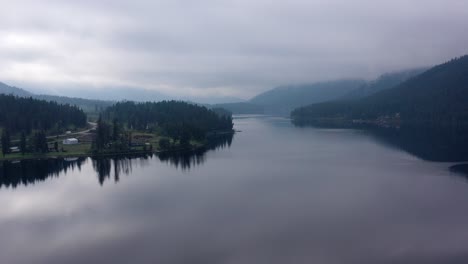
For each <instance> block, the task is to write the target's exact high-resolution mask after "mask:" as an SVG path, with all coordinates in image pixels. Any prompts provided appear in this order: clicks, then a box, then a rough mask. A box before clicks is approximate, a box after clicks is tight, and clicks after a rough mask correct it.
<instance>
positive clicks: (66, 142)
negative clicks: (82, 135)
mask: <svg viewBox="0 0 468 264" xmlns="http://www.w3.org/2000/svg"><path fill="white" fill-rule="evenodd" d="M63 144H64V145H76V144H78V139H76V138H67V139H64V140H63Z"/></svg>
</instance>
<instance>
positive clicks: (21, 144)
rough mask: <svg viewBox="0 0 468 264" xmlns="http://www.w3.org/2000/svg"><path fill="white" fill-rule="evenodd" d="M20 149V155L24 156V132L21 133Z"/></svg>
mask: <svg viewBox="0 0 468 264" xmlns="http://www.w3.org/2000/svg"><path fill="white" fill-rule="evenodd" d="M20 149H21V154H22V155H24V153H26V133H24V131H23V132H21V141H20Z"/></svg>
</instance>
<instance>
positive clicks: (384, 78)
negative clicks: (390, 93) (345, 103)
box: [340, 68, 429, 100]
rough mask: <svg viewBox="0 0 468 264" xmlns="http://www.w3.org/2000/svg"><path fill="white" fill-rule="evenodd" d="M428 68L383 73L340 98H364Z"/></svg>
mask: <svg viewBox="0 0 468 264" xmlns="http://www.w3.org/2000/svg"><path fill="white" fill-rule="evenodd" d="M428 69H429V68H417V69H410V70H404V71H398V72H392V73H385V74H383V75H381V76H380V77H379V78H377V79H376V80H374V81H371V82H368V83H366V84H364V85H362V86H361V87H359V88H357V89H355V90H352V91H351V92H349V93H347V94H346V95H345V96H343V97H342V98H340V99H345V100H354V99H359V98H363V97H366V96H369V95H372V94H375V93H378V92H380V91H383V90H387V89H390V88H393V87H395V86H397V85H399V84H401V83H402V82H404V81H406V80H408V79H410V78H413V77H414V76H417V75H419V74H421V73H423V72H425V71H427V70H428Z"/></svg>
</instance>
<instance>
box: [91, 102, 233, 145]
mask: <svg viewBox="0 0 468 264" xmlns="http://www.w3.org/2000/svg"><path fill="white" fill-rule="evenodd" d="M96 130H97V131H96V139H95V142H94V146H93V148H94V151H95V152H103V151H109V150H112V148H114V149H115V146H124V147H120V148H119V150H123V149H125V147H127V146H131V145H132V142H130V140H129V139H131V133H133V132H144V133H150V134H154V135H157V136H158V137H160V141H159V143H158V145H159V148H160V149H168V148H184V149H186V148H189V147H190V145H191V143H190V141H191V140H196V141H198V142H202V141H205V140H206V139H207V138H208V136H210V135H216V134H218V133H225V132H232V131H233V123H232V116H231V114H230V113H229V112H227V111H225V110H221V109H218V110H215V111H213V110H210V109H208V108H206V107H204V106H198V105H194V104H190V103H186V102H181V101H162V102H157V103H156V102H146V103H135V102H119V103H116V104H115V105H113V106H111V107H109V108H107V109H106V110H105V111H104V112H103V113H102V117H101V118H99V120H98V123H97V129H96ZM111 146H113V147H111Z"/></svg>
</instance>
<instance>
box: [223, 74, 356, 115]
mask: <svg viewBox="0 0 468 264" xmlns="http://www.w3.org/2000/svg"><path fill="white" fill-rule="evenodd" d="M364 84H365V81H364V80H339V81H329V82H319V83H312V84H303V85H289V86H281V87H277V88H274V89H272V90H269V91H266V92H264V93H261V94H259V95H257V96H255V97H254V98H252V99H250V100H249V101H247V102H237V103H227V104H217V105H216V107H222V108H225V109H227V110H229V111H231V112H232V113H233V114H274V115H286V116H289V114H290V112H291V110H293V109H294V108H296V107H300V106H305V105H308V104H312V103H317V102H324V101H328V100H332V99H335V98H339V97H342V96H345V95H346V94H348V93H350V92H351V91H353V90H355V89H357V88H359V87H361V86H363V85H364Z"/></svg>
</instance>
